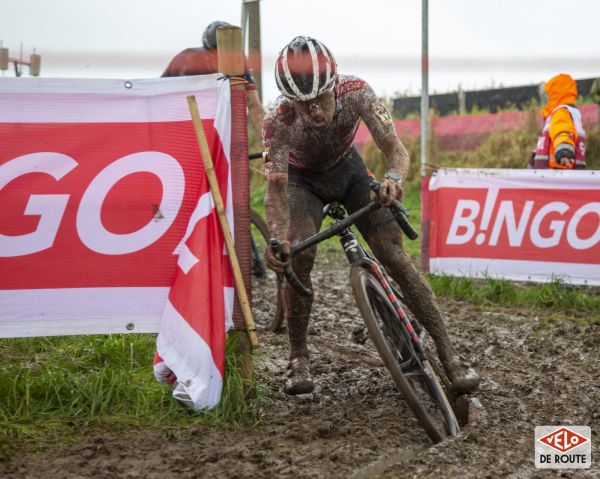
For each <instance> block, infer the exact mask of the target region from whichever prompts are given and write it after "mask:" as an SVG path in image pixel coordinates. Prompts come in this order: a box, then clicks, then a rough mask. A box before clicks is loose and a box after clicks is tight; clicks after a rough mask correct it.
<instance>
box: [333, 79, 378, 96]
mask: <svg viewBox="0 0 600 479" xmlns="http://www.w3.org/2000/svg"><path fill="white" fill-rule="evenodd" d="M335 88H336V96H337V97H338V98H339V99H342V98H343V97H345V99H346V100H352V99H354V98H360V97H362V96H364V95H366V94H370V92H371V91H372V90H371V87H370V86H369V84H368V83H367V82H366V81H365V80H363V79H362V78H359V77H357V76H354V75H338V81H337V84H336V87H335Z"/></svg>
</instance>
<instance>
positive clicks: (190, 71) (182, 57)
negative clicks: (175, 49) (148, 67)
mask: <svg viewBox="0 0 600 479" xmlns="http://www.w3.org/2000/svg"><path fill="white" fill-rule="evenodd" d="M216 72H217V51H216V50H207V49H206V48H203V47H190V48H186V49H185V50H182V51H180V52H179V53H178V54H177V55H175V56H174V57H173V59H172V60H171V62H170V63H169V66H168V67H167V70H166V71H165V73H163V76H182V75H204V74H209V73H216Z"/></svg>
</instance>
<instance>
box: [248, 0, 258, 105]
mask: <svg viewBox="0 0 600 479" xmlns="http://www.w3.org/2000/svg"><path fill="white" fill-rule="evenodd" d="M244 3H245V6H246V9H247V10H246V11H247V14H248V65H249V66H250V68H251V70H252V74H253V75H254V80H256V89H257V90H258V98H259V99H260V101H261V102H262V54H261V48H260V0H245V1H244Z"/></svg>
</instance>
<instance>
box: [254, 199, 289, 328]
mask: <svg viewBox="0 0 600 479" xmlns="http://www.w3.org/2000/svg"><path fill="white" fill-rule="evenodd" d="M250 222H251V226H250V229H251V232H252V240H253V241H254V244H255V246H256V250H257V251H254V252H253V254H252V273H253V274H252V296H253V298H255V299H257V300H259V301H260V300H262V301H264V302H265V303H266V304H268V305H269V311H268V313H266V314H264V315H262V316H258V315H257V317H256V318H255V321H256V324H257V326H258V327H259V328H260V329H262V330H264V331H281V329H282V328H283V317H284V307H283V287H282V286H283V280H282V279H281V277H280V275H277V274H276V273H275V272H274V271H271V270H270V269H269V268H267V266H266V265H265V264H264V261H263V260H262V253H263V252H264V251H265V250H266V248H267V245H268V244H269V228H268V227H267V223H266V222H265V220H264V219H263V218H262V216H260V215H259V214H258V213H257V212H256V211H254V210H250ZM273 285H274V286H275V288H277V289H276V295H275V301H273V293H272V291H271V287H273Z"/></svg>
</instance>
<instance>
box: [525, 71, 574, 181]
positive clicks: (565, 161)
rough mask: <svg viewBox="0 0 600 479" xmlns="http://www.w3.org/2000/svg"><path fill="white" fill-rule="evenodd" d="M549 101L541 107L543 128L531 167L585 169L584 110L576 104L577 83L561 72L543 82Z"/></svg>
mask: <svg viewBox="0 0 600 479" xmlns="http://www.w3.org/2000/svg"><path fill="white" fill-rule="evenodd" d="M544 90H546V93H547V95H548V104H547V105H546V106H545V107H544V108H543V109H542V110H540V113H541V114H542V115H543V116H544V128H543V129H542V133H541V134H540V137H539V139H538V142H537V146H536V149H535V153H534V155H533V156H532V161H531V162H530V165H529V166H530V168H555V169H573V168H575V169H582V168H585V130H584V129H583V122H582V120H581V112H580V111H579V110H578V109H577V107H576V106H575V103H576V101H577V83H576V82H575V80H573V78H571V76H570V75H567V74H565V73H561V74H560V75H557V76H555V77H553V78H551V79H550V80H548V81H547V82H546V83H545V84H544Z"/></svg>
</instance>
